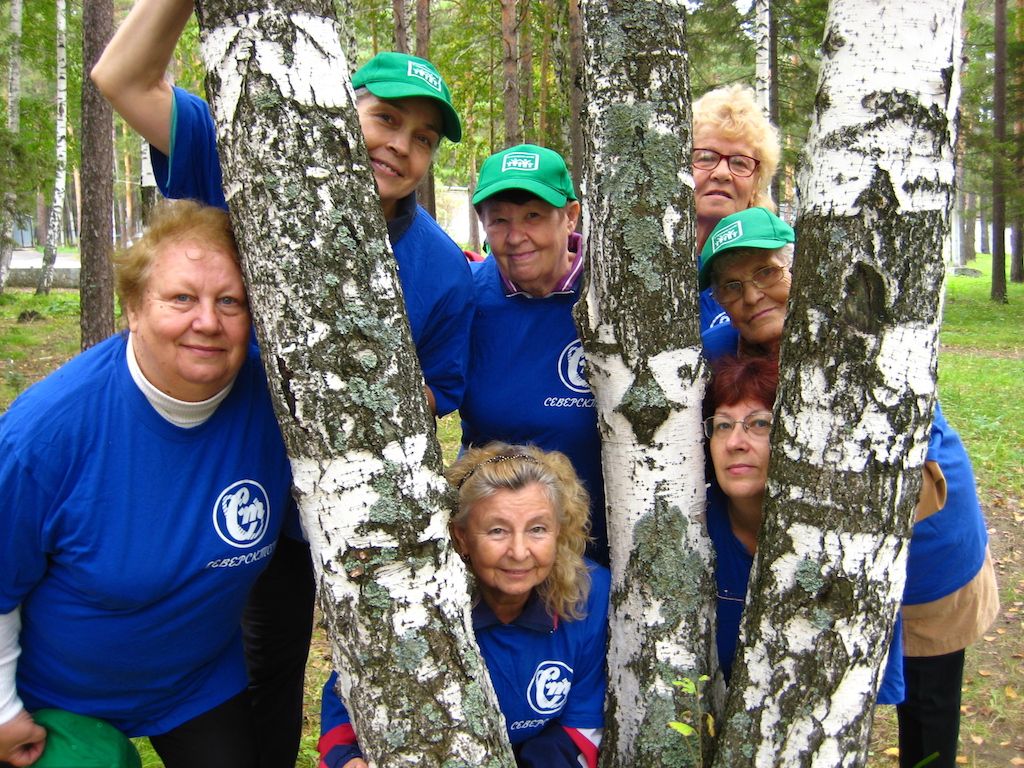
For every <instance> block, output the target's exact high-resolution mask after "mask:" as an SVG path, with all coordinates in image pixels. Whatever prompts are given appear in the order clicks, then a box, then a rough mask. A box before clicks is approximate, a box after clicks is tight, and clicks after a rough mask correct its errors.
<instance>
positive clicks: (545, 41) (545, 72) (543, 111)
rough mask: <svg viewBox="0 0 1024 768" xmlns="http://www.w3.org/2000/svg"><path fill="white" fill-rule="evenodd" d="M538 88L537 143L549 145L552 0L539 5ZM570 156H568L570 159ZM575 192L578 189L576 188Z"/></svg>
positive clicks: (550, 142) (546, 0) (553, 19)
mask: <svg viewBox="0 0 1024 768" xmlns="http://www.w3.org/2000/svg"><path fill="white" fill-rule="evenodd" d="M541 14H542V16H541V26H540V35H541V43H540V45H541V51H540V89H539V91H540V92H539V94H538V97H537V143H538V144H541V145H542V146H550V144H552V143H553V142H552V141H551V137H550V136H549V135H548V110H549V109H550V108H551V48H552V46H553V45H554V35H553V34H552V28H553V27H554V24H555V8H554V0H544V4H543V5H542V6H541ZM571 159H572V158H570V160H571ZM577 194H579V191H578V190H577Z"/></svg>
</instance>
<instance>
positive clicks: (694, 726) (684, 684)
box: [668, 675, 715, 765]
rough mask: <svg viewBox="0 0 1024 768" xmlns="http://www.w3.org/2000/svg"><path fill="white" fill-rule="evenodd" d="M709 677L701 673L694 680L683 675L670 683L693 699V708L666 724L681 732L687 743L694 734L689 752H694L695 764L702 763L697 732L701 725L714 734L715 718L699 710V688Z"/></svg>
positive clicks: (700, 741) (701, 751) (701, 744)
mask: <svg viewBox="0 0 1024 768" xmlns="http://www.w3.org/2000/svg"><path fill="white" fill-rule="evenodd" d="M710 679H711V678H710V677H708V676H707V675H701V676H700V677H698V678H697V679H696V680H692V679H691V678H688V677H685V678H683V679H682V680H675V681H673V683H672V685H674V686H676V687H677V688H682V689H683V693H685V694H686V695H687V696H690V697H692V699H693V709H688V710H686V711H684V712H683V714H682V717H681V718H680V720H673V721H672V722H670V723H669V724H668V727H669V728H671V729H672V730H673V731H675V732H676V733H680V734H682V735H683V736H684V737H686V739H687V744H688V745H690V744H691V742H690V741H689V739H690V738H691V737H693V736H696V737H697V739H696V744H695V745H693V746H691V747H690V749H691V753H693V752H695V753H696V754H695V755H694V756H695V757H696V758H697V759H696V763H695V765H703V764H704V750H703V739H702V738H701V734H700V733H699V729H700V727H701V725H703V726H704V727H705V728H707V733H708V735H709V736H711V737H714V735H715V718H714V716H713V715H712V714H711V713H710V712H703V711H702V710H701V696H700V693H701V690H702V689H703V688H704V685H705V683H707V682H708V680H710Z"/></svg>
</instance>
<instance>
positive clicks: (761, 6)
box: [754, 0, 774, 114]
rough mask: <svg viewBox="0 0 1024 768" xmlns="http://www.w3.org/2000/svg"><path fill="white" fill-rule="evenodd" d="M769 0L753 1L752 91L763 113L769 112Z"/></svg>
mask: <svg viewBox="0 0 1024 768" xmlns="http://www.w3.org/2000/svg"><path fill="white" fill-rule="evenodd" d="M772 65H773V62H772V60H771V0H755V2H754V92H755V93H756V94H757V103H758V104H760V105H761V108H762V109H763V110H764V112H765V114H770V112H771V87H772V77H773V76H774V73H773V72H772Z"/></svg>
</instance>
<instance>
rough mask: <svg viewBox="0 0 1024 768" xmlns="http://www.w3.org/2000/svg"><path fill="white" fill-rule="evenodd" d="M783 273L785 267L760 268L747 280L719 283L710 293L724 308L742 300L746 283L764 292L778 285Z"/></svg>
mask: <svg viewBox="0 0 1024 768" xmlns="http://www.w3.org/2000/svg"><path fill="white" fill-rule="evenodd" d="M785 273H786V269H785V267H780V266H776V265H770V266H767V267H761V268H760V269H759V270H757V271H756V272H754V274H753V275H752V276H751V278H750V279H749V280H730V281H729V282H727V283H719V284H718V285H716V286H715V287H714V288H712V289H711V293H712V294H713V295H714V297H715V299H716V300H717V301H718V303H719V304H721V305H722V306H723V307H724V306H727V305H729V304H733V303H735V302H736V301H739V300H740V299H741V298H743V286H744V285H746V284H747V283H750V284H751V285H753V286H754V287H755V288H760V289H761V290H764V289H765V288H771V287H772V286H773V285H776V284H778V282H779V281H780V280H781V279H782V276H783V275H784V274H785Z"/></svg>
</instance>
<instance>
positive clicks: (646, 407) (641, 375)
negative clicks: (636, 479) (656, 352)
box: [615, 364, 672, 445]
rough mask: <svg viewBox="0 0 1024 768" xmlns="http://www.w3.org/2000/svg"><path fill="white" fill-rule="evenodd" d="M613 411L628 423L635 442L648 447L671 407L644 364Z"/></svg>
mask: <svg viewBox="0 0 1024 768" xmlns="http://www.w3.org/2000/svg"><path fill="white" fill-rule="evenodd" d="M615 410H616V412H617V413H621V414H622V415H623V416H624V417H625V418H626V420H627V421H628V422H629V424H630V426H631V427H632V428H633V433H634V434H635V435H636V436H637V440H639V441H640V442H641V443H642V444H644V445H650V444H651V441H652V440H653V439H654V433H655V432H657V430H658V427H660V426H661V425H662V424H664V423H665V419H667V418H668V416H669V414H670V413H671V412H672V405H671V403H670V402H669V400H668V398H667V397H666V396H665V391H664V390H663V389H662V388H661V386H660V385H659V384H658V382H657V381H656V380H655V379H654V375H653V374H652V373H651V370H650V368H648V367H647V366H646V364H644V365H643V367H642V368H640V370H639V371H637V373H636V376H635V377H634V379H633V383H632V384H631V385H630V387H629V389H628V390H626V394H624V395H623V396H622V402H620V403H619V405H618V407H617V408H616V409H615Z"/></svg>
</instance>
